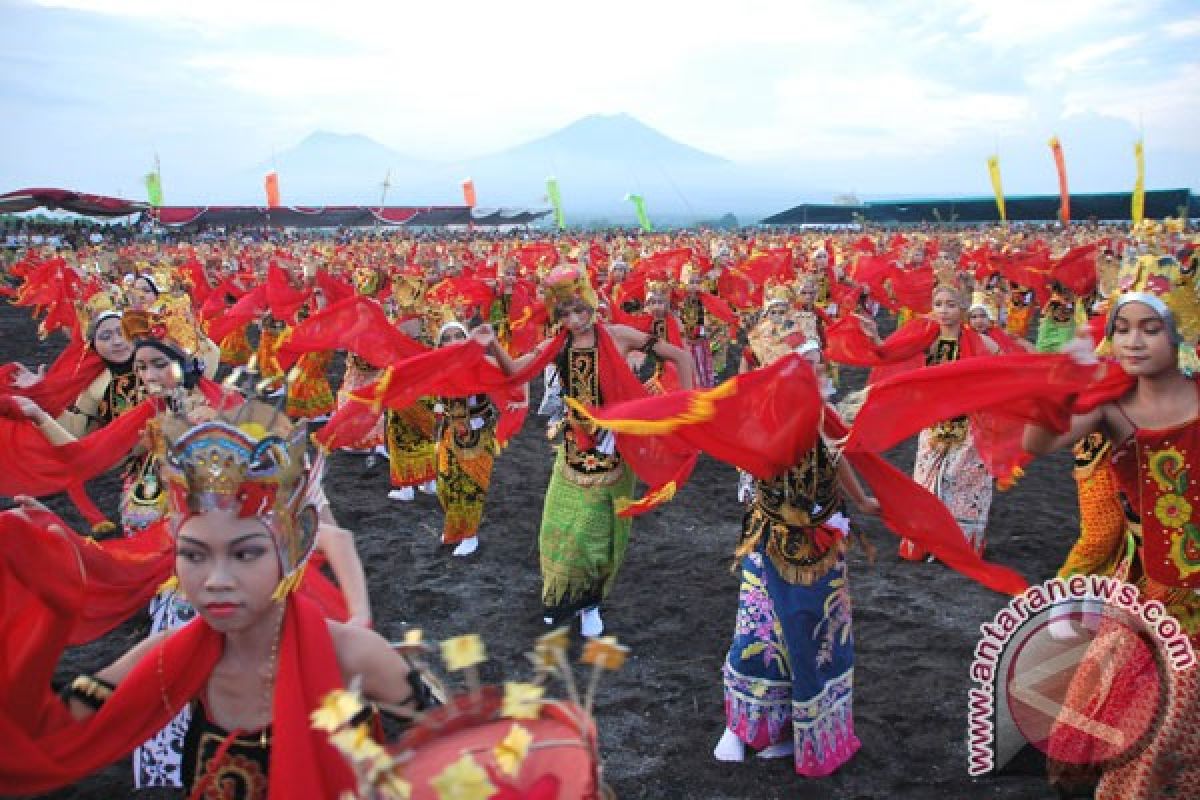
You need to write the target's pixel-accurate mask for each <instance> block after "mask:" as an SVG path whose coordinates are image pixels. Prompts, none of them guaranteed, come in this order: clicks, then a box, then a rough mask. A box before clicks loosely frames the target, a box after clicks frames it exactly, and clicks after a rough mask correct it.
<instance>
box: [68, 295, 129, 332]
mask: <svg viewBox="0 0 1200 800" xmlns="http://www.w3.org/2000/svg"><path fill="white" fill-rule="evenodd" d="M75 313H76V316H78V317H79V330H80V331H81V332H82V333H83V335H84V338H85V339H86V340H87V341H89V342H90V341H91V340H92V337H94V336H95V335H96V328H97V327H98V326H99V325H100V323H101V322H103V321H104V320H106V319H109V318H112V319H119V318H120V316H121V311H120V309H119V308H118V307H117V303H116V301H115V300H114V298H113V295H112V294H111V293H110V292H105V291H100V292H96V293H95V294H94V295H92V296H91V297H89V298H88V299H87V300H85V301H84V302H83V303H80V304H78V305H76V306H75Z"/></svg>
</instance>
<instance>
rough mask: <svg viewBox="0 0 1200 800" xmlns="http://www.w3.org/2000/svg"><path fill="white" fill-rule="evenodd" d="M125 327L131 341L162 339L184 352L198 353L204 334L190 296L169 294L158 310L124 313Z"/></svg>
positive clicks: (122, 318) (122, 327)
mask: <svg viewBox="0 0 1200 800" xmlns="http://www.w3.org/2000/svg"><path fill="white" fill-rule="evenodd" d="M181 299H182V302H180V300H181ZM121 330H122V332H123V333H124V334H125V338H126V339H128V340H129V341H130V342H137V341H142V340H147V339H152V340H157V341H162V342H166V343H168V344H173V345H175V346H176V348H178V349H181V350H182V351H183V352H184V353H190V354H195V353H196V351H197V349H198V348H199V346H200V333H199V331H198V330H197V329H196V320H195V318H194V317H193V316H192V313H191V308H190V307H189V306H188V305H187V301H186V298H175V297H174V296H172V297H167V298H165V299H164V301H163V303H162V307H161V308H160V309H159V310H158V311H142V310H130V311H126V312H125V313H124V314H122V315H121Z"/></svg>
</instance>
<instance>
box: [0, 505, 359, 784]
mask: <svg viewBox="0 0 1200 800" xmlns="http://www.w3.org/2000/svg"><path fill="white" fill-rule="evenodd" d="M55 521H56V518H55V517H54V516H53V515H51V514H48V513H46V512H33V513H31V514H29V515H28V517H25V516H22V515H21V514H19V513H18V512H12V511H10V512H5V513H3V514H0V540H2V546H0V598H3V600H4V602H3V604H2V605H0V644H2V645H3V649H4V653H5V656H6V657H5V658H4V659H3V660H0V738H2V739H3V741H4V747H3V748H0V785H3V786H4V790H5V791H6V792H14V793H18V794H34V793H38V792H43V791H48V790H50V789H54V788H56V787H60V786H65V785H68V784H70V783H73V782H75V781H78V780H79V779H80V778H82V777H84V776H86V775H88V774H90V773H92V772H95V771H96V770H98V769H100V768H102V767H105V766H107V765H108V764H111V763H112V762H114V761H116V760H117V759H120V758H122V757H123V756H125V755H126V754H128V753H129V752H130V751H132V750H133V749H134V748H135V747H137V746H138V745H140V744H141V743H142V742H144V741H145V740H146V739H148V738H149V737H150V736H152V735H153V734H154V733H155V732H157V731H158V730H160V729H161V728H162V727H163V726H164V725H165V724H166V723H167V722H169V721H170V720H171V718H172V717H174V716H175V714H176V713H177V712H178V711H179V709H180V708H182V707H183V706H184V705H186V704H187V703H188V702H189V701H190V700H191V699H192V698H194V697H196V696H197V695H198V694H199V693H200V692H201V691H202V690H203V688H204V685H205V684H206V682H207V681H208V678H209V675H210V674H211V673H212V670H213V668H214V666H215V665H216V663H217V661H218V660H219V659H220V656H221V651H222V646H223V642H224V639H223V637H222V636H221V635H220V634H218V633H216V632H215V631H213V630H212V629H211V628H210V627H208V625H207V623H205V622H204V620H203V619H202V618H197V619H195V620H193V621H192V622H191V623H189V624H188V625H186V626H184V627H183V628H181V629H179V630H177V631H174V632H172V633H171V634H169V635H168V636H167V637H166V638H164V639H163V640H162V642H160V643H159V644H158V645H157V646H156V647H154V648H153V649H152V650H151V651H150V652H148V653H147V654H146V655H145V657H143V658H142V659H141V661H140V662H138V664H137V665H136V666H135V667H134V668H133V669H132V670H131V671H130V673H129V674H128V675H127V676H126V677H125V679H124V680H122V681H121V683H120V685H119V686H118V687H117V689H116V691H114V692H113V694H112V696H111V697H110V698H109V699H108V701H107V702H106V703H105V704H104V705H103V706H102V707H101V709H100V710H99V711H98V712H97V713H96V714H95V715H93V716H92V717H90V718H89V719H87V720H85V721H83V722H78V721H75V720H73V719H72V718H71V716H70V714H69V713H68V712H67V710H66V708H65V706H64V705H63V704H62V702H61V701H60V700H59V698H58V697H57V696H56V695H55V694H54V693H53V692H52V691H51V690H50V679H51V677H52V675H53V672H54V667H55V665H56V664H57V663H58V659H59V657H60V655H61V653H62V650H63V648H64V646H65V645H66V644H67V639H68V634H69V633H70V632H71V631H72V630H73V629H74V628H75V626H76V623H77V620H78V619H79V618H80V615H81V613H82V605H83V604H84V603H85V602H86V601H87V598H88V595H89V592H88V586H87V584H88V582H89V581H90V580H91V578H90V576H89V575H88V574H87V572H86V570H85V568H84V567H83V561H82V559H83V558H84V555H83V554H82V549H83V548H84V547H86V545H84V544H82V543H80V542H79V541H78V540H76V539H74V537H71V536H70V535H65V536H64V535H62V534H60V533H54V532H51V531H50V530H48V528H49V526H50V525H51V524H54V523H55ZM341 685H342V676H341V673H340V670H339V667H338V663H337V656H336V653H335V652H334V649H333V642H332V640H331V639H330V636H329V631H328V627H327V623H326V621H325V618H324V617H323V616H322V615H321V613H320V612H319V611H318V610H317V609H316V608H315V607H314V606H313V605H312V604H311V603H310V602H308V601H307V600H305V599H304V598H302V597H297V596H295V595H292V596H290V597H289V599H288V601H287V608H286V611H285V613H284V623H283V631H282V634H281V638H280V644H279V660H278V672H277V676H276V681H275V692H274V700H273V705H272V714H273V718H272V726H273V734H274V741H273V743H272V749H271V764H270V789H269V797H270V798H294V797H337V796H338V795H339V793H340V792H341V791H342V790H344V789H348V788H350V787H351V786H353V777H352V775H351V773H350V771H349V768H348V767H347V765H346V762H345V761H344V760H343V759H342V758H341V757H340V756H339V755H338V754H337V753H336V751H334V750H333V749H332V747H331V746H330V745H329V743H328V740H327V739H326V737H325V735H324V734H323V733H321V732H319V731H315V730H313V729H312V728H311V727H310V725H309V720H308V715H309V713H310V712H311V711H312V710H313V709H314V708H316V707H317V706H318V705H319V704H320V702H321V700H322V699H323V697H324V696H325V694H327V693H328V692H329V691H331V690H333V689H335V688H338V687H340V686H341Z"/></svg>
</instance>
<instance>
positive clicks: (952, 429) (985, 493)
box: [900, 283, 999, 561]
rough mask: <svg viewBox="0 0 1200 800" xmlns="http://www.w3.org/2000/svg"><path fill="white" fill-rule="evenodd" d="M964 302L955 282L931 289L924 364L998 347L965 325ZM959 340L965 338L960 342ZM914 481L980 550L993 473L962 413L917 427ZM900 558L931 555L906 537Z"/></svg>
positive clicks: (925, 557) (989, 350)
mask: <svg viewBox="0 0 1200 800" xmlns="http://www.w3.org/2000/svg"><path fill="white" fill-rule="evenodd" d="M963 306H964V302H963V293H962V291H961V290H960V289H959V287H958V286H957V285H956V284H952V283H942V284H940V285H939V286H938V287H937V288H935V289H934V290H933V318H934V320H935V321H936V322H937V325H938V333H937V338H936V339H935V341H934V342H933V345H932V346H931V347H930V349H929V350H928V351H927V352H926V355H925V364H926V365H927V366H934V365H937V364H946V363H949V362H951V361H956V360H958V359H959V358H961V357H963V356H964V355H965V354H966V353H971V354H989V353H990V354H995V353H997V352H999V347H998V346H997V345H996V343H995V342H993V341H992V340H991V339H990V338H986V337H983V336H980V335H979V334H978V333H976V332H975V331H974V330H972V329H971V328H970V327H964V325H963ZM964 340H968V341H966V344H965V345H964ZM964 351H965V352H964ZM913 480H915V481H916V482H917V483H919V484H921V485H922V486H924V487H925V488H926V489H928V490H929V491H930V492H932V493H933V494H934V495H936V496H937V497H938V498H939V499H940V500H941V501H942V502H943V503H945V504H946V507H947V508H949V509H950V513H952V514H953V515H954V518H955V519H956V520H957V521H958V524H959V527H961V528H962V532H963V536H964V537H965V538H966V540H967V542H968V543H970V545H971V546H972V547H973V548H974V549H975V551H976V552H977V553H979V554H981V555H982V554H983V551H984V544H985V537H986V532H987V521H988V512H989V511H990V509H991V506H992V477H991V475H989V474H988V471H987V467H986V466H985V465H984V463H983V459H982V458H980V456H979V451H978V450H977V449H976V448H975V443H974V440H973V438H972V434H971V429H970V424H969V422H968V420H967V418H966V417H956V418H954V419H950V420H946V421H944V422H940V423H938V424H937V425H934V426H933V427H931V428H926V429H925V430H923V431H921V435H920V437H919V438H918V440H917V457H916V460H915V462H914V463H913ZM900 557H901V558H904V559H907V560H909V561H919V560H921V559H927V560H930V561H932V560H933V558H932V556H930V555H929V554H928V553H926V552H925V551H924V550H922V549H921V548H920V547H918V546H916V545H915V544H914V543H913V542H911V541H909V540H907V539H905V540H904V541H902V542H901V543H900Z"/></svg>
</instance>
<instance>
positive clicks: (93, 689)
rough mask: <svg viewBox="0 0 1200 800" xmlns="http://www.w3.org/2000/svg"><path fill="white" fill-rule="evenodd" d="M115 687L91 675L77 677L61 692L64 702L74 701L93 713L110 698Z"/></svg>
mask: <svg viewBox="0 0 1200 800" xmlns="http://www.w3.org/2000/svg"><path fill="white" fill-rule="evenodd" d="M114 689H116V686H114V685H113V684H111V683H109V682H108V681H106V680H104V679H103V678H96V677H93V676H92V675H79V676H77V677H76V678H75V680H73V681H71V685H70V686H68V687H67V688H65V689H64V690H63V692H62V697H63V699H64V700H70V699H72V698H73V699H75V700H78V701H79V702H81V703H83V704H84V705H85V706H87V707H88V708H90V709H92V710H93V711H99V710H100V707H101V706H102V705H104V703H105V701H106V700H108V698H109V697H111V696H112V693H113V690H114Z"/></svg>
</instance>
